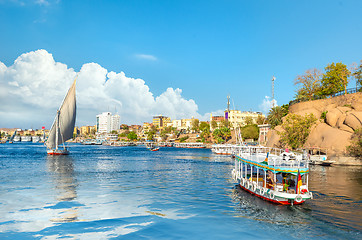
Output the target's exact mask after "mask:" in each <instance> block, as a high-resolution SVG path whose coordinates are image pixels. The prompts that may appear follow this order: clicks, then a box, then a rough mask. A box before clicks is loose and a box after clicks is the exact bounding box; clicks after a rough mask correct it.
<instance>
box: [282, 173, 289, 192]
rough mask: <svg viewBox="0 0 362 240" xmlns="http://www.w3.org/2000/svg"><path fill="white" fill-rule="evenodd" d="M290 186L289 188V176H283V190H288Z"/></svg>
mask: <svg viewBox="0 0 362 240" xmlns="http://www.w3.org/2000/svg"><path fill="white" fill-rule="evenodd" d="M288 188H289V184H288V179H287V177H284V178H283V191H286V192H288Z"/></svg>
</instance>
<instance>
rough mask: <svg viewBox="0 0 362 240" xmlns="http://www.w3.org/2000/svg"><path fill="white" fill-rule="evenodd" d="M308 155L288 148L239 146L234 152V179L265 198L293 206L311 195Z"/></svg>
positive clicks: (242, 186)
mask: <svg viewBox="0 0 362 240" xmlns="http://www.w3.org/2000/svg"><path fill="white" fill-rule="evenodd" d="M308 173H309V165H308V156H307V154H306V153H304V154H297V153H292V152H289V151H288V150H287V149H286V150H285V151H284V150H281V149H275V148H266V147H260V146H258V147H252V146H245V147H240V148H239V151H238V152H237V153H236V155H235V168H234V169H233V170H232V175H233V178H234V180H236V181H237V182H238V184H239V185H240V187H241V188H242V189H244V190H245V191H247V192H249V193H251V194H253V195H256V196H258V197H260V198H262V199H264V200H267V201H270V202H273V203H277V204H282V205H296V204H301V203H303V202H305V201H306V200H307V199H311V198H313V195H312V193H311V192H310V191H309V190H308Z"/></svg>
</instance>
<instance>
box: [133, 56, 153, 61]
mask: <svg viewBox="0 0 362 240" xmlns="http://www.w3.org/2000/svg"><path fill="white" fill-rule="evenodd" d="M135 56H136V58H139V59H144V60H150V61H156V60H157V57H155V56H153V55H148V54H136V55H135Z"/></svg>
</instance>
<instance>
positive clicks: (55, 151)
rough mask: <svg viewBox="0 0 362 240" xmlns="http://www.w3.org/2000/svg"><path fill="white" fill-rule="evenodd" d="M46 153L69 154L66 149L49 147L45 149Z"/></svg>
mask: <svg viewBox="0 0 362 240" xmlns="http://www.w3.org/2000/svg"><path fill="white" fill-rule="evenodd" d="M47 153H48V155H69V151H68V150H66V149H50V150H47Z"/></svg>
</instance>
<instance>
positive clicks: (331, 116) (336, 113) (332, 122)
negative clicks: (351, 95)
mask: <svg viewBox="0 0 362 240" xmlns="http://www.w3.org/2000/svg"><path fill="white" fill-rule="evenodd" d="M342 114H343V112H342V111H341V110H339V109H338V108H333V109H331V110H329V111H328V112H327V115H326V123H327V124H328V125H329V126H331V127H335V126H336V124H337V121H338V118H339V117H340V116H341V115H342Z"/></svg>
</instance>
